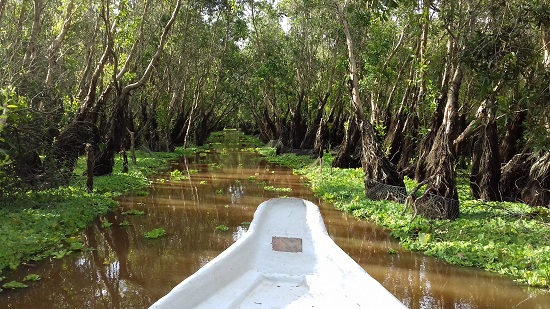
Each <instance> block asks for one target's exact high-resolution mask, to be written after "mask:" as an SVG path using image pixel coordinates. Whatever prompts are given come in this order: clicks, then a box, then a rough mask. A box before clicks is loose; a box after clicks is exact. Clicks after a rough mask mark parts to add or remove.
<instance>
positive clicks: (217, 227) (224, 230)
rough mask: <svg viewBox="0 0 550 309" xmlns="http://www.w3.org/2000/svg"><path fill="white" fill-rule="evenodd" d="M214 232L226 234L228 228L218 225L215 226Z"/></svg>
mask: <svg viewBox="0 0 550 309" xmlns="http://www.w3.org/2000/svg"><path fill="white" fill-rule="evenodd" d="M216 230H218V231H221V232H227V231H229V227H228V226H227V225H223V224H222V225H218V226H216Z"/></svg>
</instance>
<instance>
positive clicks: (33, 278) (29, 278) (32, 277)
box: [23, 274, 42, 281]
mask: <svg viewBox="0 0 550 309" xmlns="http://www.w3.org/2000/svg"><path fill="white" fill-rule="evenodd" d="M40 279H42V278H41V277H40V275H37V274H28V275H26V276H25V278H23V281H40Z"/></svg>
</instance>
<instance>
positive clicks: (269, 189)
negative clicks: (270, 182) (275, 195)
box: [264, 186, 292, 192]
mask: <svg viewBox="0 0 550 309" xmlns="http://www.w3.org/2000/svg"><path fill="white" fill-rule="evenodd" d="M264 190H266V191H273V192H291V191H292V188H277V187H274V186H264Z"/></svg>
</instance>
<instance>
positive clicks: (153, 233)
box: [143, 227, 166, 239]
mask: <svg viewBox="0 0 550 309" xmlns="http://www.w3.org/2000/svg"><path fill="white" fill-rule="evenodd" d="M164 235H166V231H165V230H164V229H163V228H161V227H160V228H157V229H153V230H150V231H149V232H145V233H143V237H145V238H148V239H157V238H159V237H161V236H164Z"/></svg>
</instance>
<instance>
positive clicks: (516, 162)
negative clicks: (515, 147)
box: [500, 153, 536, 202]
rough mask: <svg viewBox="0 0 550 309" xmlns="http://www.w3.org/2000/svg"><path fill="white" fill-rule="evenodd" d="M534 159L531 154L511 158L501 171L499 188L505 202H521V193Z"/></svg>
mask: <svg viewBox="0 0 550 309" xmlns="http://www.w3.org/2000/svg"><path fill="white" fill-rule="evenodd" d="M535 161H536V158H535V156H534V155H533V154H532V153H521V154H517V155H515V156H513V157H512V158H511V159H510V160H509V161H508V163H506V165H504V166H503V167H502V169H501V175H502V176H501V178H500V188H501V191H502V197H503V199H504V200H506V201H510V202H517V201H521V192H522V191H523V190H524V189H525V188H526V187H527V183H528V182H529V171H530V170H531V167H532V166H533V163H535Z"/></svg>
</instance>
